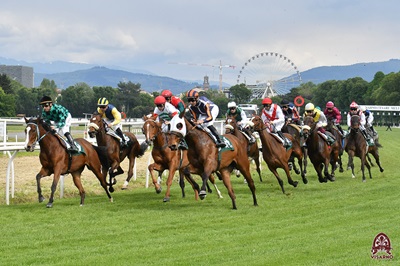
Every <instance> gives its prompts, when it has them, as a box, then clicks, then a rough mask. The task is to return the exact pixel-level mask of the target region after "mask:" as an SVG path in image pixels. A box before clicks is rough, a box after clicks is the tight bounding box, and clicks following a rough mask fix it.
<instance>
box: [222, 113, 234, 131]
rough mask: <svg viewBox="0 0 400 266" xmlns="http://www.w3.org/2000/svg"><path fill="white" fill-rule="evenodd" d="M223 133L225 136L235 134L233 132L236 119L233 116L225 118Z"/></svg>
mask: <svg viewBox="0 0 400 266" xmlns="http://www.w3.org/2000/svg"><path fill="white" fill-rule="evenodd" d="M224 128H225V133H226V134H235V130H236V129H237V123H236V119H235V117H233V116H230V115H229V116H227V117H226V119H225V126H224Z"/></svg>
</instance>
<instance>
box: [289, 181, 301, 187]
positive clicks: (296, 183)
mask: <svg viewBox="0 0 400 266" xmlns="http://www.w3.org/2000/svg"><path fill="white" fill-rule="evenodd" d="M298 184H299V182H298V181H293V184H291V185H292V186H294V187H297V185H298Z"/></svg>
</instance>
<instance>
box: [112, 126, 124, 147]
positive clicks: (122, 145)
mask: <svg viewBox="0 0 400 266" xmlns="http://www.w3.org/2000/svg"><path fill="white" fill-rule="evenodd" d="M115 133H117V135H118V137H120V138H121V148H123V147H125V146H127V144H126V142H125V138H124V134H123V133H122V131H121V129H120V128H117V129H116V130H115Z"/></svg>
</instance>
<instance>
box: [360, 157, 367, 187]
mask: <svg viewBox="0 0 400 266" xmlns="http://www.w3.org/2000/svg"><path fill="white" fill-rule="evenodd" d="M365 157H366V154H362V155H361V156H360V159H361V173H362V181H363V182H366V180H365V173H364V171H365V163H366V162H367V159H366V158H365Z"/></svg>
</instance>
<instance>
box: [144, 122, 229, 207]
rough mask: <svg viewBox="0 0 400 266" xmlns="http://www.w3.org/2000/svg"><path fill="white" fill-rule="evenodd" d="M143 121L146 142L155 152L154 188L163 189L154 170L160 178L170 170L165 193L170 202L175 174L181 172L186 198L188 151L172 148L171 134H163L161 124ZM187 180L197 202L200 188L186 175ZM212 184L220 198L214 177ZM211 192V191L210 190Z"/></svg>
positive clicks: (158, 191) (183, 195)
mask: <svg viewBox="0 0 400 266" xmlns="http://www.w3.org/2000/svg"><path fill="white" fill-rule="evenodd" d="M143 120H144V121H145V122H144V124H143V128H142V131H143V134H144V135H145V137H146V142H148V143H149V144H153V145H154V146H153V150H152V152H151V155H152V157H153V160H154V163H152V164H150V165H149V166H148V169H149V172H150V175H151V178H152V181H153V184H154V188H155V190H156V192H157V193H161V191H162V188H161V185H160V184H159V183H158V182H157V178H156V177H155V175H154V170H156V171H158V172H159V176H161V175H162V173H163V172H164V170H169V173H168V178H167V182H166V185H167V191H166V193H165V196H164V199H163V201H164V202H168V201H169V200H170V190H171V185H172V181H173V177H174V175H175V172H176V171H177V170H179V176H180V178H179V185H180V187H181V190H182V197H185V191H184V187H185V184H184V179H183V173H182V168H183V167H185V166H187V165H188V164H189V161H188V158H187V151H186V150H183V151H182V150H180V149H177V147H178V146H175V147H173V148H171V147H170V146H169V145H168V136H170V135H169V134H166V133H164V132H162V130H161V123H160V122H156V121H154V120H153V119H151V118H148V117H146V116H144V117H143ZM185 178H186V180H187V181H188V182H189V183H190V184H191V185H192V187H193V190H194V192H195V199H196V200H197V199H198V197H199V194H198V193H199V189H200V188H199V186H198V184H197V183H196V182H195V181H194V180H193V178H192V177H191V176H190V175H185ZM211 182H212V183H213V184H214V187H215V189H216V190H217V193H218V196H219V197H222V196H221V192H220V191H219V190H218V188H217V186H216V185H215V182H214V178H213V177H212V179H211ZM209 191H210V189H209Z"/></svg>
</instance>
